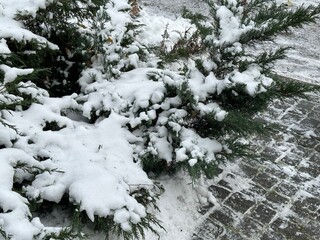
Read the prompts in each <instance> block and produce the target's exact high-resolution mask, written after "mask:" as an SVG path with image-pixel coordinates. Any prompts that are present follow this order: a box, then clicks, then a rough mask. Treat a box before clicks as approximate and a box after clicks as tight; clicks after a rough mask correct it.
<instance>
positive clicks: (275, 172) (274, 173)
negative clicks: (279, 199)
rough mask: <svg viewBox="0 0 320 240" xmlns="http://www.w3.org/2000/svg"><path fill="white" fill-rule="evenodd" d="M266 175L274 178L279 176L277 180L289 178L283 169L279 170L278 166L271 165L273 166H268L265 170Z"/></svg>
mask: <svg viewBox="0 0 320 240" xmlns="http://www.w3.org/2000/svg"><path fill="white" fill-rule="evenodd" d="M264 172H265V173H268V174H270V175H272V176H277V178H281V179H285V178H287V176H288V175H287V174H286V173H284V172H283V170H282V169H281V168H279V167H278V166H276V165H271V166H268V167H267V168H266V169H265V170H264Z"/></svg>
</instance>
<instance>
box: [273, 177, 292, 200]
mask: <svg viewBox="0 0 320 240" xmlns="http://www.w3.org/2000/svg"><path fill="white" fill-rule="evenodd" d="M274 190H275V191H277V192H279V193H280V194H282V195H285V196H287V197H291V196H293V195H294V194H295V193H296V192H297V191H298V188H297V187H295V186H294V185H293V184H291V183H289V182H288V181H287V182H286V181H283V182H281V183H280V184H279V185H277V186H276V187H275V189H274Z"/></svg>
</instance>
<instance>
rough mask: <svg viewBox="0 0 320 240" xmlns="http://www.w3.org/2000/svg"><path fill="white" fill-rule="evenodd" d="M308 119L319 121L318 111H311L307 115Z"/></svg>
mask: <svg viewBox="0 0 320 240" xmlns="http://www.w3.org/2000/svg"><path fill="white" fill-rule="evenodd" d="M308 117H309V118H313V119H320V111H315V110H313V111H311V112H310V113H309V115H308Z"/></svg>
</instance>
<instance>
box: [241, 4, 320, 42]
mask: <svg viewBox="0 0 320 240" xmlns="http://www.w3.org/2000/svg"><path fill="white" fill-rule="evenodd" d="M265 10H266V12H264V11H261V12H260V13H258V14H257V15H255V17H254V18H253V20H254V21H256V27H255V28H253V29H251V30H249V31H247V32H244V33H242V34H241V35H240V39H239V42H240V43H242V44H249V43H250V42H252V41H255V40H257V41H264V40H268V39H271V38H272V37H274V36H275V35H276V34H278V33H281V32H284V31H288V30H289V28H290V27H293V28H296V27H302V26H303V24H308V23H312V22H315V21H316V19H318V18H319V16H318V15H319V13H320V4H319V5H318V6H316V7H315V6H308V7H304V6H300V7H298V8H297V9H296V10H290V11H288V10H285V9H284V5H280V6H277V5H276V3H274V4H273V5H272V6H271V8H267V9H265Z"/></svg>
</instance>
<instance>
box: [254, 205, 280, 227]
mask: <svg viewBox="0 0 320 240" xmlns="http://www.w3.org/2000/svg"><path fill="white" fill-rule="evenodd" d="M275 214H276V212H275V211H274V210H272V209H271V208H269V207H268V206H266V205H264V204H259V205H258V206H256V207H255V208H254V209H253V210H252V211H251V214H250V217H251V218H253V219H254V220H256V221H258V222H260V223H262V224H263V225H265V224H267V223H269V222H270V221H271V219H272V218H273V217H274V216H275Z"/></svg>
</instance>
